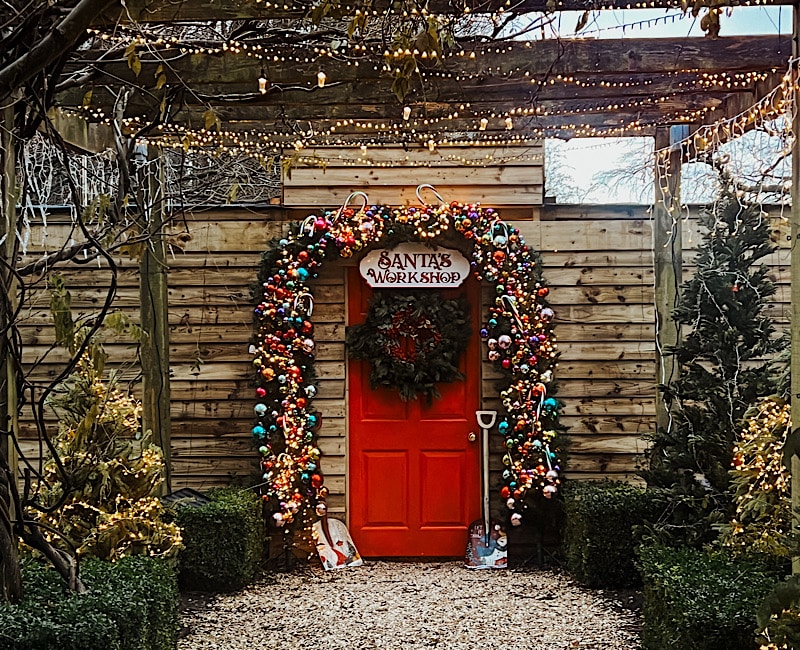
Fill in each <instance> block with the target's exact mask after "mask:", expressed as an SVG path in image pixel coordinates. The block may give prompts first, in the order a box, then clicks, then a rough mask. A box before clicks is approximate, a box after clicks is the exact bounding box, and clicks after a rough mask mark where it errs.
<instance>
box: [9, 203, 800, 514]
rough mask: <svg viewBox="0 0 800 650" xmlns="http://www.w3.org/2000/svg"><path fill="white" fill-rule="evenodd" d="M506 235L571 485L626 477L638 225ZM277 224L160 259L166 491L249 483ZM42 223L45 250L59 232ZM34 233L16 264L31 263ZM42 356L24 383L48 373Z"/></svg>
mask: <svg viewBox="0 0 800 650" xmlns="http://www.w3.org/2000/svg"><path fill="white" fill-rule="evenodd" d="M500 213H501V215H503V216H505V218H507V219H508V220H510V221H512V222H513V223H515V225H518V226H519V227H520V229H521V231H522V233H523V235H524V237H525V239H526V241H527V242H528V243H529V244H530V245H531V246H532V247H534V248H538V249H539V250H540V251H542V254H543V262H544V273H545V276H546V279H547V280H548V283H549V284H550V285H551V287H552V291H551V294H550V299H551V302H552V305H553V307H554V309H555V310H556V314H557V321H556V334H557V336H558V340H559V347H560V350H561V359H560V362H559V366H558V368H557V371H556V376H557V379H558V383H559V390H558V396H559V397H560V398H561V399H562V400H563V402H564V411H563V418H562V422H563V423H564V424H565V425H566V426H568V427H569V435H570V436H571V438H572V449H571V453H570V463H569V474H568V475H569V476H570V477H572V478H600V477H603V476H608V477H614V478H630V479H632V478H634V477H635V469H636V465H637V461H638V458H639V456H638V455H639V454H641V452H642V451H643V450H644V449H645V443H644V442H643V440H642V435H643V434H646V433H648V432H650V431H652V429H653V426H654V413H655V383H656V378H655V363H654V356H655V346H654V343H653V334H654V333H653V319H654V308H653V271H652V251H651V242H652V232H651V227H652V224H651V221H650V220H649V217H648V212H647V210H646V208H644V207H614V206H597V207H573V206H546V207H544V208H541V209H535V210H533V214H534V218H533V219H529V220H519V217H521V216H523V214H524V213H520V211H519V210H517V209H507V210H504V209H502V208H501V209H500ZM284 214H285V212H284V211H283V210H281V209H277V208H265V209H263V210H244V209H233V208H230V209H216V210H210V211H207V212H197V213H194V214H191V215H187V219H186V223H185V225H186V230H187V233H188V235H189V236H188V238H183V239H184V240H185V241H184V242H183V244H182V246H183V248H182V249H177V248H176V249H174V250H173V253H172V255H171V256H170V257H169V302H170V309H169V321H170V357H171V366H170V367H171V375H172V380H171V388H172V422H173V429H172V435H173V449H172V454H173V464H174V466H173V477H174V478H173V487H174V488H177V487H182V486H193V487H197V488H206V487H210V486H213V485H224V484H229V483H231V482H239V483H241V484H253V483H255V482H257V481H258V476H257V474H256V467H257V464H256V462H255V460H256V453H255V451H254V449H253V444H252V442H251V436H250V434H249V430H250V428H251V426H252V422H253V412H252V407H253V404H254V397H253V389H252V386H251V374H252V369H251V364H250V356H249V354H248V351H247V348H248V346H249V344H250V341H251V336H252V331H253V330H252V316H251V315H252V303H251V300H250V286H251V285H252V283H253V282H254V281H255V278H256V273H257V268H258V263H259V257H260V254H261V252H262V251H263V250H264V249H265V248H266V246H267V244H268V242H269V241H270V240H271V239H272V238H273V237H275V236H277V235H278V234H279V233H280V231H281V228H282V227H283V219H284ZM57 222H58V219H57V218H55V217H52V218H51V220H50V222H49V224H48V233H49V234H48V238H47V239H46V240H45V244H46V242H47V241H49V240H50V239H52V241H63V239H59V231H60V230H61V229H63V227H62V226H59V224H58V223H57ZM682 225H683V231H684V242H685V248H686V259H687V264H686V271H685V273H686V275H687V276H688V274H690V273H691V268H690V264H689V263H688V262H690V260H691V255H692V254H691V248H692V247H693V246H694V245H696V243H697V241H698V235H697V232H696V224H695V223H694V221H693V220H689V221H686V222H684V223H683V224H682ZM41 238H42V232H41V230H37V229H34V231H33V234H32V237H31V241H32V242H37V245H36V246H32V247H31V254H32V255H33V254H36V253H37V252H38V250H40V249H41V248H42V246H41V244H40V242H41V241H42V239H41ZM776 238H778V239H779V240H780V242H781V244H782V246H783V247H784V248H782V250H781V252H780V253H779V254H776V255H775V256H774V257H773V259H772V260H770V262H771V264H772V267H773V277H774V279H775V280H776V281H777V282H778V285H779V293H778V295H777V296H776V298H775V300H774V302H773V303H772V306H771V307H770V313H771V314H772V315H773V316H774V317H775V318H776V320H777V321H778V324H779V326H781V325H785V324H786V323H787V322H788V319H787V316H788V294H789V284H788V282H789V280H788V277H789V274H788V264H789V261H788V249H787V248H786V247H785V246H786V240H785V237H783V236H782V235H777V236H776ZM120 263H121V273H120V287H119V290H118V293H117V298H116V300H115V303H114V305H115V308H117V309H120V310H122V311H124V312H126V313H128V314H129V315H130V316H131V317H132V318H134V319H135V318H136V315H137V308H138V303H139V300H138V289H137V282H138V274H137V271H136V265H135V262H133V261H132V260H120ZM345 270H346V269H345V266H344V265H343V264H341V263H331V264H329V265H328V266H327V267H326V269H325V271H324V273H323V274H322V276H321V277H320V278H319V280H317V281H316V288H315V294H316V302H315V308H314V315H313V320H314V321H315V323H316V332H317V339H318V342H319V346H318V357H317V358H318V365H317V369H318V375H319V387H320V392H319V396H318V398H317V400H316V401H315V404H316V406H317V407H318V408H319V409H320V410H321V411H322V412H323V417H324V422H323V427H322V431H321V443H320V444H321V448H322V450H323V452H324V453H325V457H324V460H323V464H322V467H323V470H324V471H325V473H326V475H327V484H328V486H329V487H330V489H331V493H332V497H331V502H330V505H331V509H332V510H333V511H334V512H340V513H341V512H343V511H344V509H345V481H346V446H347V439H346V413H347V409H346V395H347V387H346V363H345V361H344V359H345V349H344V328H345V325H346V323H345V304H346V286H345V277H346V274H345ZM65 277H66V281H67V284H68V286H69V287H70V289H71V291H72V294H73V309H74V311H75V313H76V315H77V314H91V313H94V312H96V310H97V309H98V307H99V303H100V302H101V301H102V298H103V295H104V288H103V287H104V284H105V281H106V279H107V278H108V272H107V271H104V270H102V269H94V270H92V269H89V268H81V269H79V270H74V271H70V272H68V273H65ZM47 300H48V297H47V293H46V291H44V290H42V291H39V292H34V293H33V294H31V295H30V296H29V300H28V302H27V303H26V309H25V311H24V317H25V322H24V325H23V328H22V332H23V342H24V343H25V344H26V346H28V347H27V348H26V354H28V356H27V357H26V361H28V362H33V361H34V359H35V358H36V357H37V356H38V355H39V354H41V353H42V352H44V351H45V349H47V348H48V347H49V346H50V345H51V344H52V341H53V339H54V335H53V330H52V326H51V325H50V319H49V314H48V311H47ZM108 348H109V352H110V357H111V361H112V362H113V363H114V364H115V365H118V366H119V367H120V368H121V370H122V372H123V376H125V377H127V378H129V379H131V380H132V381H133V382H134V384H133V385H134V388H136V387H137V385H136V383H135V380H136V377H137V375H138V370H137V368H136V366H135V363H134V359H133V352H132V348H131V346H130V344H129V343H127V342H114V341H113V340H111V341H110V342H109V344H108ZM63 359H64V355H63V354H60V353H58V354H56V355H55V357H52V362H51V361H48V362H46V363H44V364H42V365H40V366H39V367H38V368H37V370H36V376H39V377H41V378H45V377H52V376H54V375H55V373H57V372H58V371H59V370H60V367H59V366H58V363H57V361H59V360H63ZM483 373H484V391H483V392H484V400H485V401H484V405H485V407H491V406H493V405H494V402H495V400H496V397H495V394H494V389H493V383H492V370H491V368H490V367H488V364H484V370H483ZM23 426H24V429H23V434H24V435H25V436H26V438H27V440H26V441H24V447H25V448H26V450H28V451H35V447H36V445H35V443H34V442H33V440H32V438H33V436H34V432H33V428H32V424H31V421H30V419H26V420H25V421H24V422H23Z"/></svg>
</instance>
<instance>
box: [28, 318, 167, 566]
mask: <svg viewBox="0 0 800 650" xmlns="http://www.w3.org/2000/svg"><path fill="white" fill-rule="evenodd" d="M80 336H81V333H80V331H79V332H78V333H77V334H76V335H75V337H74V339H73V340H72V341H71V345H70V347H71V348H72V350H77V349H78V346H79V342H80V340H81V339H80ZM105 360H106V355H105V352H104V351H103V347H102V345H101V344H100V343H98V342H97V341H91V342H90V344H89V345H88V347H87V348H86V350H85V352H84V353H83V355H82V356H81V358H80V360H79V362H78V365H77V367H76V370H75V372H74V373H73V374H72V375H70V376H69V377H68V379H67V380H66V381H65V382H64V383H63V384H62V386H61V390H60V391H59V392H58V393H57V394H55V395H54V396H52V397H51V399H50V400H49V405H50V406H51V407H53V408H54V409H55V410H56V412H57V413H58V415H59V423H58V433H57V435H56V436H55V439H54V445H55V449H56V452H57V459H56V458H55V457H53V458H50V459H49V460H48V461H47V462H46V464H45V466H44V472H43V477H42V478H43V480H42V481H41V482H40V494H39V499H38V502H39V506H40V510H39V511H34V512H33V513H32V514H35V516H37V518H38V520H39V521H40V522H41V523H42V524H44V525H45V526H46V527H47V528H46V529H47V530H50V531H53V532H51V534H50V535H49V537H50V538H51V542H52V543H53V544H54V545H56V546H59V547H61V548H63V549H64V550H68V551H77V553H78V555H79V556H94V557H100V558H103V559H110V560H113V559H117V558H119V557H122V556H124V555H131V554H147V555H158V556H162V557H172V556H175V555H176V554H177V553H178V550H179V549H180V548H181V547H182V545H181V534H180V529H179V528H178V527H177V526H176V525H175V524H174V523H170V522H167V521H164V520H163V508H162V506H161V502H160V501H159V499H158V498H156V497H155V496H154V494H155V491H156V489H157V488H158V486H159V485H160V483H161V482H162V480H163V479H162V476H163V469H164V458H163V454H162V452H161V449H160V448H159V447H158V446H156V445H153V444H152V443H151V442H150V438H151V435H150V432H146V433H143V432H142V429H141V423H140V416H141V404H140V403H139V402H137V401H136V400H134V399H133V398H132V397H131V396H130V395H129V394H128V393H127V392H125V391H122V390H120V389H119V387H118V385H117V382H116V381H115V380H114V379H113V378H111V379H110V380H105V379H104V378H103V374H104V373H103V371H104V366H105Z"/></svg>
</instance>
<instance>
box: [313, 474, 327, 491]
mask: <svg viewBox="0 0 800 650" xmlns="http://www.w3.org/2000/svg"><path fill="white" fill-rule="evenodd" d="M324 482H325V479H323V478H322V475H321V474H312V475H311V486H312V487H313V488H314V489H315V490H319V489H320V488H321V487H322V484H323V483H324Z"/></svg>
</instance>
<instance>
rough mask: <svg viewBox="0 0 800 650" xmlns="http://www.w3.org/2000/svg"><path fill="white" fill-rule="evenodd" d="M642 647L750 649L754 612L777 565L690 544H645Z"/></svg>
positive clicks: (647, 649)
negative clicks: (702, 549)
mask: <svg viewBox="0 0 800 650" xmlns="http://www.w3.org/2000/svg"><path fill="white" fill-rule="evenodd" d="M640 564H641V570H642V576H643V578H644V606H643V616H644V626H643V629H642V648H643V650H674V649H675V648H691V649H692V650H754V648H755V647H756V645H755V641H754V638H755V630H756V611H757V610H758V608H759V605H760V604H761V602H762V601H763V600H764V598H765V597H766V596H767V594H769V593H770V591H771V590H772V588H773V587H774V586H775V584H776V582H777V581H778V580H779V577H780V573H781V571H780V570H779V569H777V568H775V567H769V566H767V565H761V564H757V563H754V562H747V561H743V560H736V559H733V558H731V557H730V556H728V555H727V554H722V553H715V554H712V555H709V554H708V553H706V552H704V551H698V550H696V549H691V548H665V547H654V546H646V547H642V549H641V550H640Z"/></svg>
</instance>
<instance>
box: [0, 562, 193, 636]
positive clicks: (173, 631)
mask: <svg viewBox="0 0 800 650" xmlns="http://www.w3.org/2000/svg"><path fill="white" fill-rule="evenodd" d="M22 575H23V583H24V588H25V597H24V599H23V601H22V602H21V603H19V604H17V605H8V604H0V648H3V650H173V649H174V648H175V644H176V640H177V633H178V585H177V580H176V573H175V567H174V565H173V564H171V563H169V562H167V561H165V560H160V559H155V558H149V557H144V556H132V557H126V558H123V559H121V560H119V561H118V562H115V563H110V562H102V561H100V560H87V561H86V562H85V563H84V564H83V565H82V566H81V578H82V579H83V581H84V584H85V585H86V587H87V589H88V593H85V594H75V593H72V592H70V591H68V590H67V588H66V585H65V584H64V581H63V580H62V578H61V577H60V576H59V575H58V574H57V573H56V572H55V571H54V570H53V569H51V568H50V567H47V566H44V565H42V564H41V563H39V562H34V561H32V560H29V561H26V562H24V563H23V567H22Z"/></svg>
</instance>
